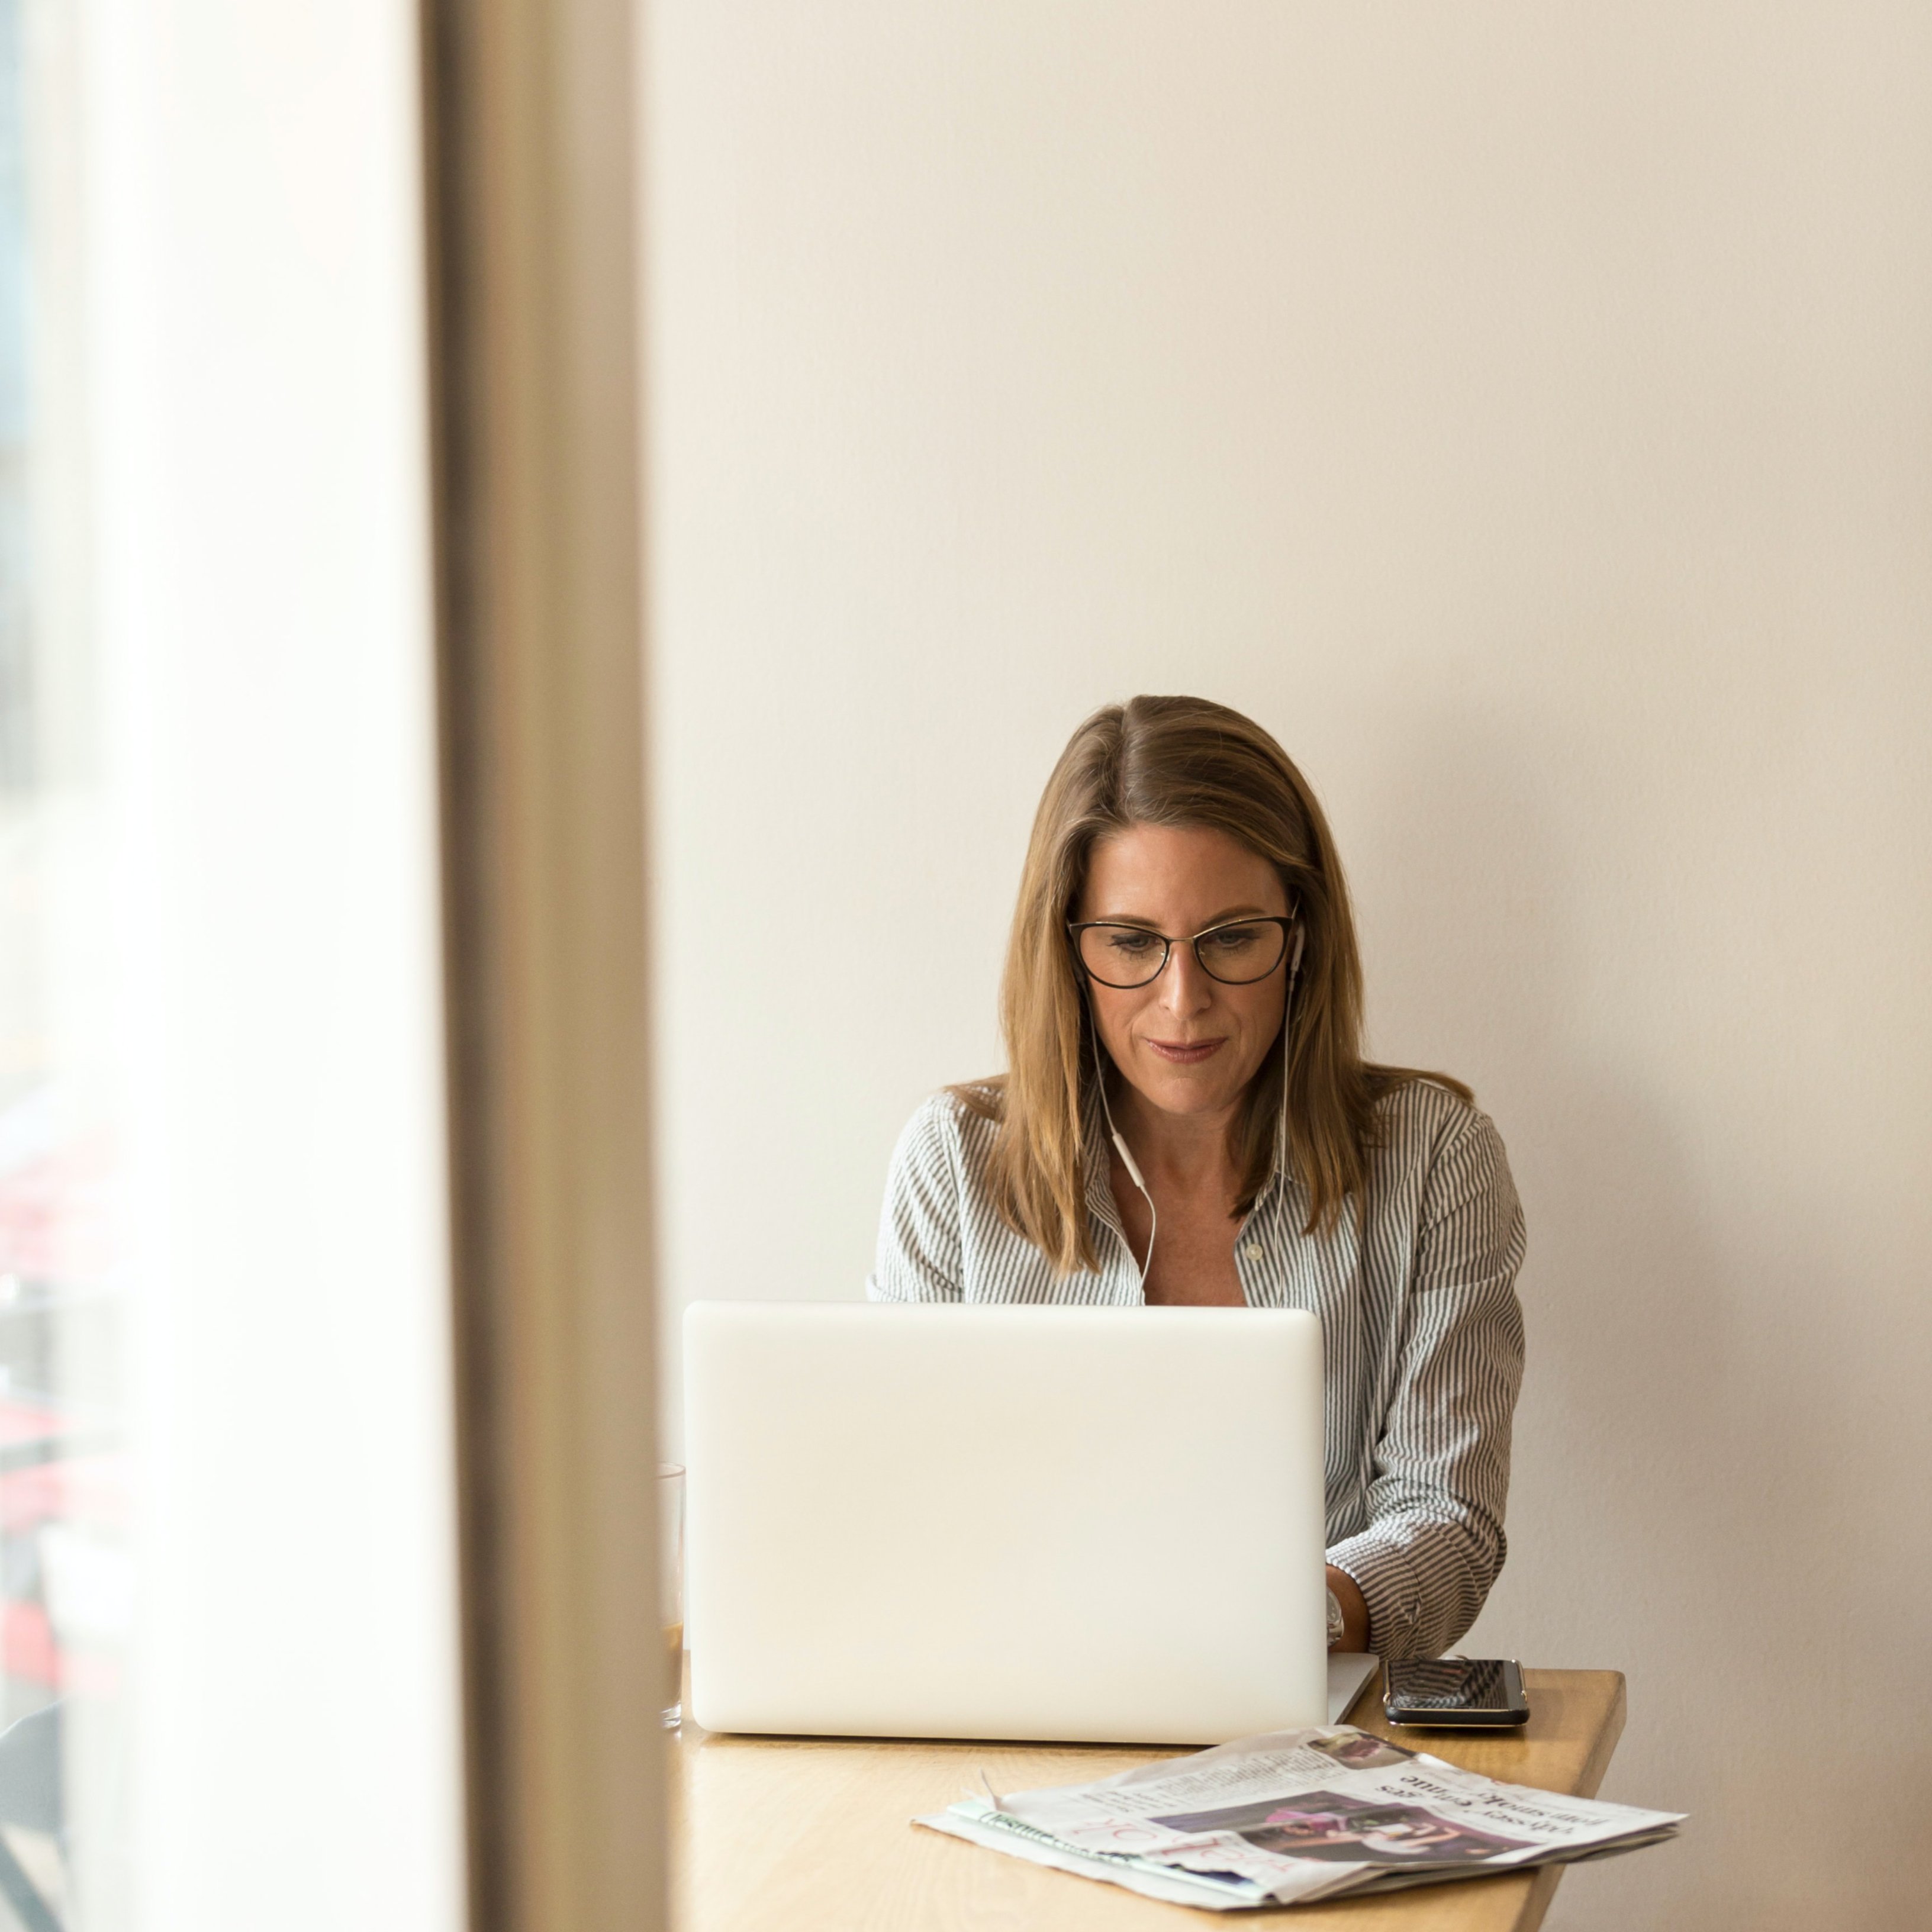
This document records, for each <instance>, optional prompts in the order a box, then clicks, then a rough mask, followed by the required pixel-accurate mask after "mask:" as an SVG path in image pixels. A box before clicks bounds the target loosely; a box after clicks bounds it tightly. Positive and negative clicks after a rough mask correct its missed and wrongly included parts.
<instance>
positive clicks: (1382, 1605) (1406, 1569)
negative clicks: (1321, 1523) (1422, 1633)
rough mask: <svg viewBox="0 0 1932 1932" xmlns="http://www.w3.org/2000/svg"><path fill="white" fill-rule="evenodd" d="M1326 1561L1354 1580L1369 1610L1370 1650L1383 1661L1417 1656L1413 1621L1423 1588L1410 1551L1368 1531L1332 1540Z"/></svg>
mask: <svg viewBox="0 0 1932 1932" xmlns="http://www.w3.org/2000/svg"><path fill="white" fill-rule="evenodd" d="M1328 1561H1329V1562H1331V1563H1332V1564H1334V1566H1335V1568H1337V1569H1338V1570H1339V1571H1341V1572H1342V1574H1343V1575H1344V1576H1345V1577H1353V1578H1354V1579H1355V1587H1356V1588H1357V1589H1358V1590H1360V1591H1361V1593H1362V1601H1363V1602H1364V1604H1367V1606H1368V1608H1369V1648H1370V1650H1372V1651H1373V1652H1374V1653H1375V1654H1376V1656H1378V1657H1379V1658H1383V1659H1385V1661H1386V1660H1388V1659H1390V1658H1397V1657H1413V1656H1415V1655H1417V1654H1418V1651H1419V1650H1420V1649H1421V1644H1420V1641H1419V1638H1418V1631H1417V1625H1418V1624H1419V1623H1420V1622H1421V1619H1422V1592H1421V1586H1420V1583H1419V1581H1418V1578H1417V1577H1416V1574H1415V1566H1414V1565H1412V1563H1411V1562H1409V1551H1408V1550H1407V1549H1406V1547H1405V1546H1404V1545H1403V1544H1401V1543H1400V1542H1398V1541H1396V1540H1395V1539H1394V1538H1392V1537H1390V1536H1388V1535H1385V1534H1382V1533H1380V1532H1377V1531H1375V1530H1373V1529H1365V1530H1364V1531H1363V1532H1362V1533H1361V1535H1359V1536H1352V1537H1349V1538H1347V1539H1346V1541H1343V1542H1340V1543H1338V1544H1336V1545H1335V1546H1334V1548H1333V1549H1331V1550H1330V1551H1329V1552H1328Z"/></svg>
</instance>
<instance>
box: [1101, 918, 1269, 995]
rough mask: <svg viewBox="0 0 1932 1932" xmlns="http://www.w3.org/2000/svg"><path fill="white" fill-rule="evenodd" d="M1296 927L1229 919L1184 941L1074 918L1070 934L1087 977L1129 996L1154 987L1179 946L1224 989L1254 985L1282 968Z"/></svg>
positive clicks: (1142, 928)
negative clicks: (1136, 990) (1139, 988)
mask: <svg viewBox="0 0 1932 1932" xmlns="http://www.w3.org/2000/svg"><path fill="white" fill-rule="evenodd" d="M1294 924H1295V921H1294V920H1293V919H1292V918H1275V917H1272V916H1271V917H1268V918H1265V919H1225V920H1223V922H1221V923H1220V925H1218V926H1208V928H1206V929H1205V930H1204V931H1202V932H1197V933H1194V934H1193V935H1190V937H1188V938H1185V939H1178V938H1177V939H1170V938H1169V937H1168V936H1167V935H1166V933H1163V932H1150V931H1149V930H1148V928H1147V927H1145V926H1122V925H1120V924H1118V923H1117V922H1115V921H1113V920H1111V919H1086V920H1083V921H1078V922H1076V921H1075V920H1072V919H1070V920H1068V922H1067V935H1068V937H1069V938H1071V939H1072V941H1073V954H1074V957H1075V958H1076V959H1078V960H1079V962H1080V965H1081V969H1082V971H1084V972H1085V974H1086V975H1087V977H1088V978H1089V979H1090V980H1098V981H1099V982H1100V984H1101V985H1102V986H1112V987H1113V988H1115V989H1116V990H1117V991H1119V992H1131V991H1132V990H1133V989H1134V988H1135V987H1137V986H1152V985H1153V984H1154V981H1155V980H1158V979H1159V978H1160V976H1161V975H1162V974H1163V973H1164V972H1166V970H1167V962H1168V956H1169V954H1170V953H1172V952H1173V950H1174V949H1175V947H1177V946H1191V947H1193V949H1194V956H1195V958H1196V959H1197V960H1198V961H1199V962H1200V966H1201V970H1202V972H1204V973H1205V974H1207V975H1208V978H1209V979H1211V980H1220V983H1222V985H1223V986H1253V984H1254V983H1255V982H1256V980H1265V979H1266V978H1267V977H1268V975H1269V974H1271V973H1272V972H1273V971H1274V969H1275V968H1277V966H1279V965H1280V964H1281V962H1282V960H1283V957H1284V956H1286V953H1287V951H1288V935H1289V931H1290V930H1291V929H1292V927H1293V926H1294Z"/></svg>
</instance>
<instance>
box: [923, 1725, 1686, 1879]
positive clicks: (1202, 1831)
mask: <svg viewBox="0 0 1932 1932" xmlns="http://www.w3.org/2000/svg"><path fill="white" fill-rule="evenodd" d="M987 1790H988V1794H989V1795H988V1796H987V1797H986V1798H977V1797H975V1798H968V1799H962V1801H961V1802H959V1804H957V1805H950V1806H949V1807H948V1808H947V1809H946V1810H945V1811H941V1812H940V1813H938V1814H936V1815H935V1816H934V1817H930V1818H919V1819H915V1820H913V1823H916V1824H919V1825H928V1826H931V1827H932V1829H933V1830H935V1832H950V1833H951V1834H952V1835H953V1836H954V1837H955V1838H967V1839H970V1840H971V1841H972V1842H973V1843H974V1844H976V1845H987V1846H991V1847H992V1849H994V1850H995V1851H999V1852H1011V1853H1012V1854H1013V1855H1014V1856H1015V1857H1016V1858H1030V1859H1031V1860H1032V1861H1033V1862H1034V1864H1043V1865H1051V1866H1052V1867H1055V1869H1056V1870H1060V1871H1070V1872H1078V1873H1082V1875H1083V1876H1086V1877H1088V1878H1100V1879H1108V1880H1109V1881H1110V1882H1112V1883H1113V1884H1115V1885H1125V1886H1127V1888H1128V1889H1129V1890H1130V1891H1139V1892H1145V1894H1147V1895H1148V1897H1150V1898H1161V1899H1166V1900H1170V1901H1171V1902H1172V1903H1175V1904H1178V1905H1201V1906H1210V1907H1211V1908H1213V1909H1215V1910H1217V1911H1232V1910H1235V1909H1238V1908H1240V1907H1242V1906H1259V1905H1297V1904H1301V1903H1306V1902H1307V1901H1308V1900H1312V1899H1317V1898H1340V1897H1344V1896H1347V1897H1356V1896H1358V1895H1359V1894H1362V1893H1364V1892H1372V1891H1392V1890H1394V1888H1397V1886H1400V1885H1427V1884H1430V1883H1432V1882H1439V1881H1440V1880H1442V1879H1457V1878H1474V1877H1477V1876H1481V1874H1484V1873H1491V1872H1505V1871H1514V1870H1521V1869H1522V1868H1523V1867H1526V1866H1529V1865H1545V1864H1567V1863H1571V1862H1574V1861H1577V1860H1578V1859H1582V1858H1604V1857H1607V1856H1609V1855H1610V1854H1611V1853H1612V1852H1627V1851H1630V1850H1631V1849H1634V1847H1636V1846H1639V1845H1649V1844H1655V1843H1657V1842H1658V1841H1659V1840H1660V1839H1664V1838H1670V1837H1671V1836H1672V1835H1673V1834H1674V1833H1675V1832H1676V1829H1677V1827H1678V1826H1679V1825H1680V1824H1682V1823H1683V1821H1684V1817H1685V1814H1683V1813H1682V1812H1677V1811H1635V1810H1633V1809H1632V1808H1631V1807H1630V1806H1629V1805H1604V1804H1600V1803H1598V1802H1597V1801H1596V1800H1595V1799H1590V1798H1569V1797H1565V1796H1563V1795H1562V1794H1561V1793H1557V1792H1553V1791H1535V1790H1531V1789H1530V1788H1529V1787H1527V1786H1526V1785H1521V1784H1498V1783H1497V1782H1496V1780H1495V1779H1493V1778H1481V1777H1478V1775H1476V1773H1475V1772H1470V1771H1463V1770H1460V1769H1457V1766H1454V1765H1452V1764H1445V1763H1443V1762H1442V1760H1441V1759H1440V1758H1436V1757H1430V1756H1428V1755H1427V1754H1426V1753H1424V1752H1421V1751H1406V1750H1404V1749H1403V1748H1402V1746H1401V1745H1392V1744H1391V1743H1389V1742H1388V1741H1387V1740H1386V1739H1382V1738H1379V1737H1377V1736H1375V1735H1374V1734H1373V1733H1371V1732H1368V1731H1361V1730H1355V1729H1353V1728H1352V1727H1348V1726H1343V1727H1339V1728H1334V1729H1329V1730H1310V1731H1274V1732H1271V1733H1268V1735H1266V1736H1262V1737H1253V1738H1240V1739H1236V1740H1235V1742H1234V1743H1232V1744H1228V1745H1217V1746H1216V1747H1215V1748H1214V1750H1212V1751H1199V1752H1197V1753H1196V1754H1194V1755H1193V1757H1181V1758H1170V1759H1169V1760H1166V1762H1164V1763H1158V1764H1145V1765H1139V1766H1136V1768H1135V1769H1133V1770H1132V1771H1124V1772H1121V1773H1120V1775H1118V1777H1115V1778H1103V1780H1102V1781H1100V1783H1099V1784H1068V1785H1062V1786H1061V1787H1059V1788H1058V1789H1057V1790H1047V1791H1022V1792H1016V1793H1012V1794H1010V1796H1006V1797H1004V1798H1003V1797H1001V1796H998V1794H996V1793H993V1792H992V1787H991V1786H990V1785H989V1786H988V1787H987Z"/></svg>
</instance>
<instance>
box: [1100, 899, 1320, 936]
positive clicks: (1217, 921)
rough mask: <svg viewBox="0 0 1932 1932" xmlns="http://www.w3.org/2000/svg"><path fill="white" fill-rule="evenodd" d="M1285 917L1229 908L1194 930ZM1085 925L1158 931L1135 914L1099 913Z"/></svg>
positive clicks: (1154, 923) (1261, 908) (1154, 924)
mask: <svg viewBox="0 0 1932 1932" xmlns="http://www.w3.org/2000/svg"><path fill="white" fill-rule="evenodd" d="M1287 916H1288V914H1287V913H1285V912H1270V911H1269V910H1268V909H1267V907H1265V906H1258V905H1244V906H1230V907H1229V908H1228V910H1226V912H1217V913H1216V914H1215V915H1214V917H1213V918H1212V919H1210V920H1209V921H1208V925H1207V926H1197V927H1196V931H1197V932H1206V931H1207V930H1208V926H1226V924H1227V923H1228V922H1229V920H1230V919H1286V918H1287ZM1086 923H1087V924H1088V925H1089V926H1145V928H1146V929H1147V930H1148V932H1160V921H1159V920H1158V919H1149V918H1148V917H1147V916H1145V914H1144V913H1137V912H1105V913H1098V914H1097V915H1096V916H1094V918H1092V919H1088V921H1087V922H1086Z"/></svg>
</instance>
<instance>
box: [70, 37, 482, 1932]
mask: <svg viewBox="0 0 1932 1932" xmlns="http://www.w3.org/2000/svg"><path fill="white" fill-rule="evenodd" d="M86 16H87V17H86V33H87V48H86V53H87V60H86V87H85V88H84V89H83V92H82V98H81V101H80V109H81V113H82V115H83V118H84V121H85V124H86V179H87V182H88V184H89V207H88V221H87V224H86V225H87V229H88V233H87V236H86V245H87V248H88V251H89V289H88V294H89V314H88V317H87V321H88V325H89V326H88V329H87V330H86V334H87V337H88V344H89V372H88V374H89V382H90V389H91V393H90V395H89V402H90V404H92V410H93V414H94V417H95V426H96V430H97V437H96V441H97V443H98V449H96V450H95V452H94V453H93V455H94V464H93V469H94V474H93V478H92V481H93V484H94V492H93V496H94V501H93V505H92V508H93V511H94V516H93V524H94V532H93V533H94V536H95V544H96V550H95V556H96V561H97V563H98V576H97V577H96V580H95V583H94V584H93V585H92V586H91V588H92V590H93V592H94V597H95V610H96V615H97V618H98V626H99V632H100V640H101V682H100V685H99V686H98V693H97V695H98V702H99V703H100V705H101V712H102V719H103V723H104V727H105V732H104V735H105V737H106V739H107V746H108V750H107V765H108V768H109V769H108V771H107V779H108V782H109V787H110V793H111V796H112V799H113V805H114V808H115V833H116V835H117V846H118V850H117V857H118V860H119V862H120V868H121V869H120V874H119V877H118V878H117V880H115V883H116V885H117V886H118V887H119V888H120V889H121V890H120V893H119V895H118V903H117V904H116V905H115V908H114V910H115V919H116V922H117V923H118V926H120V928H121V932H122V934H123V935H124V941H125V944H124V957H123V959H122V961H121V965H122V967H123V968H124V974H125V978H126V981H127V986H126V995H127V1021H128V1023H129V1024H128V1026H127V1048H128V1052H127V1064H126V1067H125V1070H124V1071H125V1073H126V1076H127V1078H126V1103H125V1112H124V1116H123V1119H122V1121H121V1128H122V1133H121V1152H122V1153H123V1154H124V1157H125V1162H126V1178H127V1187H128V1198H127V1202H125V1204H124V1205H125V1208H126V1212H125V1214H124V1232H125V1237H126V1244H127V1245H126V1249H125V1253H124V1271H125V1275H126V1277H127V1284H128V1287H129V1290H130V1304H131V1305H132V1307H133V1311H134V1313H133V1320H132V1324H131V1328H132V1333H131V1335H130V1346H129V1349H128V1363H127V1376H128V1380H129V1383H130V1408H131V1409H132V1412H133V1420H132V1427H131V1432H130V1433H131V1436H132V1439H133V1450H134V1454H133V1466H134V1472H135V1489H136V1498H135V1512H134V1514H135V1523H134V1528H135V1533H136V1541H137V1553H138V1556H139V1560H140V1589H141V1596H140V1601H139V1615H138V1617H137V1621H136V1660H135V1664H136V1667H135V1672H134V1679H133V1705H134V1713H133V1727H132V1728H133V1743H134V1750H133V1775H132V1780H131V1782H132V1787H133V1814H134V1826H135V1832H134V1841H133V1846H132V1847H131V1851H132V1859H131V1865H132V1885H131V1891H132V1893H133V1899H132V1909H131V1911H130V1915H129V1916H128V1918H127V1920H126V1921H125V1923H126V1924H129V1925H131V1926H133V1927H136V1928H139V1932H177V1928H182V1929H183V1932H184V1929H185V1928H189V1927H192V1928H193V1932H260V1928H263V1927H268V1926H273V1927H275V1928H276V1932H323V1928H329V1932H334V1928H337V1927H343V1926H347V1925H353V1926H356V1927H359V1928H366V1932H455V1928H456V1927H458V1925H459V1924H460V1923H461V1922H463V1917H464V1911H463V1905H464V1900H463V1884H464V1880H463V1852H462V1838H461V1784H460V1757H461V1738H460V1724H459V1712H458V1696H457V1667H456V1580H455V1508H454V1497H455V1484H454V1478H453V1472H452V1458H451V1449H450V1439H451V1429H452V1417H451V1400H450V1392H449V1309H448V1304H449V1279H448V1257H447V1253H446V1238H445V1224H444V1201H445V1198H446V1190H445V1187H444V1175H443V1082H442V1066H441V1007H440V953H439V947H438V932H437V916H438V893H437V834H436V782H435V736H434V708H433V703H432V692H433V677H432V652H431V624H430V602H429V587H428V481H427V466H426V460H425V459H426V452H425V437H426V429H425V424H426V416H425V401H424V382H423V358H424V335H423V327H424V324H423V314H422V274H423V272H422V240H421V236H420V233H419V214H418V211H419V208H420V205H421V188H420V183H419V148H418V137H419V130H418V120H417V101H418V95H417V85H416V80H417V77H416V31H417V20H416V9H415V7H413V6H411V5H408V4H406V0H348V4H344V0H327V4H324V0H278V4H277V5H274V6H267V7H263V6H255V7H249V6H237V5H231V4H227V0H106V3H105V4H104V5H101V6H100V7H95V8H92V9H89V10H86ZM84 1849H88V1850H89V1851H90V1852H92V1855H93V1857H94V1858H95V1859H96V1860H100V1849H99V1848H98V1847H86V1848H84ZM113 1849H118V1847H116V1848H113ZM101 1862H103V1863H107V1864H110V1867H111V1863H112V1861H111V1860H105V1861H101ZM83 1898H84V1899H85V1900H86V1902H88V1903H89V1904H90V1906H92V1907H94V1908H95V1909H93V1910H92V1911H91V1912H90V1914H89V1922H90V1923H91V1924H110V1923H111V1924H114V1925H115V1926H117V1927H118V1926H119V1925H121V1924H122V1923H123V1922H124V1921H122V1920H121V1918H119V1917H118V1916H115V1915H113V1914H112V1913H107V1914H103V1913H102V1912H101V1911H100V1910H99V1909H98V1908H99V1905H100V1901H99V1900H98V1898H94V1897H91V1896H90V1895H89V1894H83Z"/></svg>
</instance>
